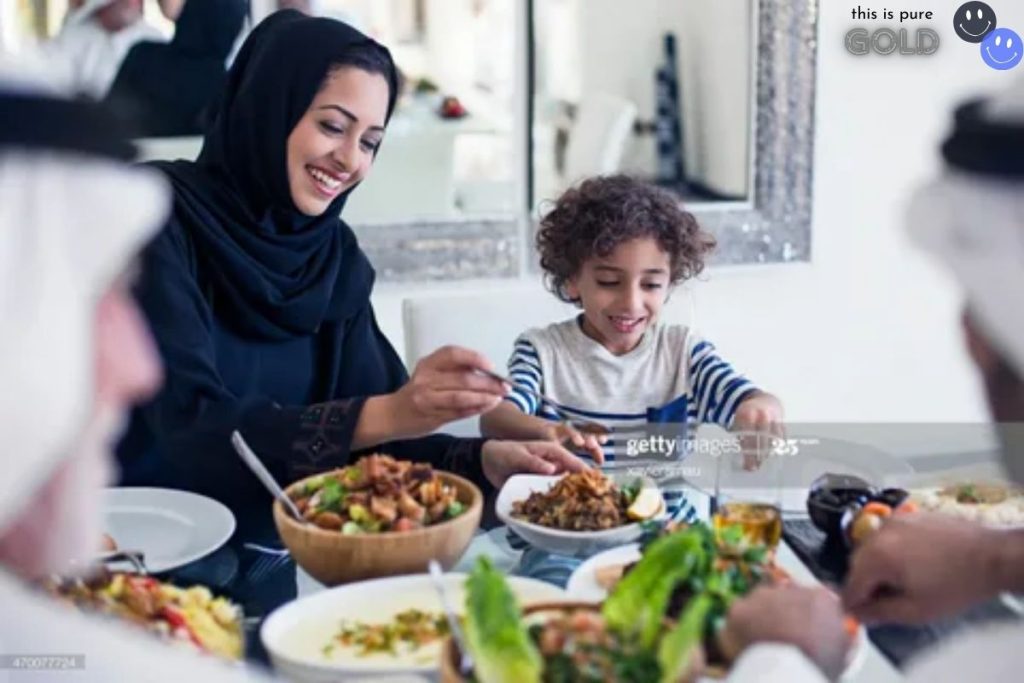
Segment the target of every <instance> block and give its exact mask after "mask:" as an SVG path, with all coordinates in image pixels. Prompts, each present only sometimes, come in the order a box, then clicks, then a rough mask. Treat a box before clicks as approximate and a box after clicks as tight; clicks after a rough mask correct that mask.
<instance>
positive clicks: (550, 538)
mask: <svg viewBox="0 0 1024 683" xmlns="http://www.w3.org/2000/svg"><path fill="white" fill-rule="evenodd" d="M563 476H564V475H550V476H548V475H542V474H516V475H514V476H512V477H509V479H508V481H506V482H505V485H504V486H502V487H501V491H500V492H499V493H498V500H497V501H496V502H495V506H494V507H495V512H497V515H498V518H499V519H500V520H501V521H502V522H504V523H505V524H507V525H508V527H509V528H510V529H512V530H513V531H515V532H516V533H517V534H519V536H521V537H522V538H523V540H525V541H526V542H527V543H529V544H530V545H532V546H534V547H536V548H540V549H541V550H546V551H548V552H549V553H556V554H558V555H568V556H570V557H589V556H590V555H593V554H594V553H597V552H600V551H602V550H605V549H606V548H614V547H615V546H619V545H624V544H626V543H631V542H633V541H636V540H638V539H639V538H640V537H641V536H642V535H643V526H642V523H641V522H634V523H632V524H625V525H623V526H619V527H615V528H612V529H603V530H601V531H565V530H563V529H553V528H551V527H546V526H542V525H540V524H533V523H531V522H527V521H525V520H522V519H518V518H516V517H513V516H512V503H514V502H516V501H521V500H526V499H527V498H529V496H530V494H531V493H533V492H535V491H539V492H544V491H547V490H548V489H549V488H551V487H552V486H553V485H554V484H555V482H557V481H558V480H559V479H561V478H562V477H563ZM631 478H632V479H634V480H635V479H636V477H631ZM648 485H652V484H650V483H648ZM664 516H665V503H664V501H662V507H661V512H659V513H658V514H657V515H655V516H654V517H653V518H652V519H655V520H657V519H661V518H663V517H664Z"/></svg>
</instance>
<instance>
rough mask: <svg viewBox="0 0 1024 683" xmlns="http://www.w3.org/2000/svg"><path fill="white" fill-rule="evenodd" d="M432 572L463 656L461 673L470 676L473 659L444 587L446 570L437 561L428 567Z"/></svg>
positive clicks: (438, 594) (442, 605)
mask: <svg viewBox="0 0 1024 683" xmlns="http://www.w3.org/2000/svg"><path fill="white" fill-rule="evenodd" d="M427 568H428V569H429V570H430V578H431V579H432V580H433V581H434V588H436V589H437V596H438V597H439V598H440V599H441V607H443V608H444V614H445V617H446V618H447V619H448V628H449V629H451V632H452V638H453V639H454V640H455V644H456V645H457V646H458V648H459V653H460V654H461V655H462V656H461V658H460V659H459V673H460V674H462V675H463V676H469V674H470V673H472V671H473V657H472V656H470V654H469V646H468V645H467V644H466V636H465V635H464V634H463V633H462V626H461V625H460V624H459V618H458V617H457V616H455V612H454V611H453V610H452V606H451V603H450V602H448V591H447V590H446V589H445V587H444V570H442V569H441V564H440V563H439V562H438V561H437V560H431V561H430V563H429V564H428V565H427Z"/></svg>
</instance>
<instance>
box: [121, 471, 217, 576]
mask: <svg viewBox="0 0 1024 683" xmlns="http://www.w3.org/2000/svg"><path fill="white" fill-rule="evenodd" d="M103 495H104V499H103V506H104V512H105V515H106V522H105V526H104V531H105V532H106V533H108V534H110V536H111V537H113V539H114V542H115V543H117V547H118V548H120V549H121V550H141V551H142V552H143V553H145V556H146V558H145V559H146V567H147V568H148V569H149V571H151V572H154V573H159V572H164V571H168V570H170V569H174V568H176V567H181V566H182V565H186V564H188V563H189V562H194V561H195V560H198V559H199V558H201V557H204V556H206V555H209V554H210V553H212V552H213V551H214V550H216V549H217V548H219V547H221V546H222V545H224V544H225V543H226V542H227V540H228V539H229V538H231V534H233V533H234V532H235V516H234V515H232V514H231V511H230V510H228V509H227V508H226V507H225V506H224V505H222V504H221V503H218V502H217V501H215V500H212V499H210V498H207V497H206V496H200V495H199V494H197V493H190V492H188V491H175V490H174V489H157V488H113V489H107V490H106V491H104V494H103Z"/></svg>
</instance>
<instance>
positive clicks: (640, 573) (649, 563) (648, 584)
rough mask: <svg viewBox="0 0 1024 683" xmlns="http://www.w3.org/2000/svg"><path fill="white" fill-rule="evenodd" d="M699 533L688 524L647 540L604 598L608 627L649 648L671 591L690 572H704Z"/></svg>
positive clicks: (704, 553)
mask: <svg viewBox="0 0 1024 683" xmlns="http://www.w3.org/2000/svg"><path fill="white" fill-rule="evenodd" d="M703 535H704V534H703V532H702V530H701V529H700V528H698V527H692V528H690V529H688V530H686V531H682V532H679V533H675V534H669V535H667V536H662V537H661V538H659V539H657V540H656V541H654V542H653V543H651V544H650V545H649V546H648V547H647V550H646V551H645V552H644V555H643V557H642V558H641V559H640V561H639V562H637V564H636V566H635V567H633V569H631V570H630V571H629V572H627V573H626V575H625V576H624V577H623V578H622V580H621V581H620V582H619V583H618V584H617V585H616V586H615V588H614V589H613V591H612V593H611V594H610V595H609V596H608V599H607V600H605V602H604V605H603V606H602V608H601V613H602V615H603V616H604V618H605V622H606V623H607V624H608V627H609V628H610V629H612V630H614V631H615V632H616V633H618V634H620V635H622V636H625V637H626V638H630V639H632V638H636V639H637V641H638V643H639V645H640V646H641V647H644V648H649V649H653V648H654V646H655V643H656V642H657V641H658V636H659V635H660V634H661V631H662V620H663V619H664V617H665V612H666V610H667V609H668V604H669V600H670V598H671V597H672V591H673V590H674V589H675V587H676V586H677V585H678V584H679V583H681V582H683V581H685V580H686V579H687V578H689V577H690V575H691V574H692V573H694V572H697V573H704V572H706V571H707V566H708V563H709V562H710V557H709V555H708V553H707V550H706V548H705V539H704V537H703Z"/></svg>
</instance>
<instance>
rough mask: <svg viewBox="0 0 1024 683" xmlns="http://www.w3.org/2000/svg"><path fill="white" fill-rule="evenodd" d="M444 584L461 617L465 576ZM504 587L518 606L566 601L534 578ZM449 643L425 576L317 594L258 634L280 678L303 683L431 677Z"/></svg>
mask: <svg viewBox="0 0 1024 683" xmlns="http://www.w3.org/2000/svg"><path fill="white" fill-rule="evenodd" d="M442 581H443V584H444V587H445V591H446V593H447V595H448V598H449V600H450V602H451V604H452V605H454V606H455V609H456V611H458V612H461V609H460V608H461V606H462V605H463V604H464V602H465V588H464V587H465V583H466V574H457V573H448V574H445V575H444V577H443V579H442ZM508 585H509V587H510V589H511V590H512V592H513V593H514V594H515V597H516V600H517V601H518V602H519V603H520V604H523V605H533V604H539V603H550V602H552V601H556V600H560V599H562V598H563V597H564V592H563V591H562V590H561V589H560V588H557V587H555V586H553V585H551V584H548V583H544V582H543V581H537V580H535V579H527V578H524V577H515V576H510V577H508ZM447 636H448V622H447V620H446V619H445V616H444V608H443V606H442V604H441V600H440V597H439V596H438V593H437V589H436V587H435V586H434V583H433V581H432V580H431V578H430V576H429V575H427V574H415V575H410V576H393V577H388V578H382V579H371V580H369V581H359V582H357V583H350V584H347V585H344V586H338V587H336V588H332V589H329V590H325V591H321V592H317V593H314V594H312V595H308V596H305V597H302V598H300V599H298V600H295V601H292V602H290V603H288V604H286V605H283V606H281V607H279V608H278V609H277V610H275V611H274V612H273V613H272V614H271V615H270V616H269V617H267V619H266V620H264V622H263V625H262V627H261V629H260V639H261V641H262V642H263V645H264V646H265V647H266V649H267V652H268V653H269V655H270V659H271V661H272V662H273V665H274V668H275V670H276V671H277V673H278V674H279V675H281V677H282V678H285V679H287V680H289V681H296V682H299V681H301V682H302V683H313V682H314V681H324V682H326V681H337V680H367V679H370V678H376V677H384V676H389V677H403V676H404V677H408V678H410V679H411V678H412V677H431V678H433V677H436V675H437V672H438V666H439V664H440V659H441V650H442V648H443V646H444V641H445V639H446V638H447ZM403 680H405V679H403ZM417 680H421V679H417Z"/></svg>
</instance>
